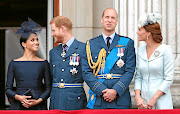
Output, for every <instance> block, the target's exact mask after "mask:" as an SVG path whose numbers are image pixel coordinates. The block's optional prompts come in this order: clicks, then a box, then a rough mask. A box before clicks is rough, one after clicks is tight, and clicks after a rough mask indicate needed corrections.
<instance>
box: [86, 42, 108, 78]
mask: <svg viewBox="0 0 180 114" xmlns="http://www.w3.org/2000/svg"><path fill="white" fill-rule="evenodd" d="M86 53H87V59H88V64H89V66H90V68H91V69H93V74H94V76H95V77H96V76H97V75H98V72H99V70H100V68H103V67H104V65H105V59H106V50H105V49H104V48H102V49H101V50H100V52H99V55H98V60H97V62H96V63H95V62H93V59H92V56H91V49H90V43H89V41H87V44H86ZM96 68H97V70H96Z"/></svg>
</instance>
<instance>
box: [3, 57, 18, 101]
mask: <svg viewBox="0 0 180 114" xmlns="http://www.w3.org/2000/svg"><path fill="white" fill-rule="evenodd" d="M13 83H14V61H13V60H11V62H10V63H9V67H8V72H7V81H6V89H5V91H6V95H7V96H8V97H10V98H14V96H15V95H16V93H15V92H14V91H13V90H12V89H13Z"/></svg>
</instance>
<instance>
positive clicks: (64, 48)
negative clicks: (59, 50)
mask: <svg viewBox="0 0 180 114" xmlns="http://www.w3.org/2000/svg"><path fill="white" fill-rule="evenodd" d="M67 48H68V46H67V45H66V44H64V45H63V51H64V52H65V53H66V50H67Z"/></svg>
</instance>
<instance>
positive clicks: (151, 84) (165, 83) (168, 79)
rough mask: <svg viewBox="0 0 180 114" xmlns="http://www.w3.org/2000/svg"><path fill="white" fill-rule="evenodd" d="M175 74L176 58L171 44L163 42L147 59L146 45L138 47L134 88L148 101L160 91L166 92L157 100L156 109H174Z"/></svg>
mask: <svg viewBox="0 0 180 114" xmlns="http://www.w3.org/2000/svg"><path fill="white" fill-rule="evenodd" d="M173 76H174V58H173V55H172V50H171V48H170V46H167V45H165V44H161V45H160V46H159V47H158V48H157V49H156V50H155V51H154V53H153V54H152V55H151V57H150V58H149V59H147V52H146V45H143V46H140V47H139V48H138V54H137V70H136V76H135V85H134V89H135V90H136V89H139V90H141V97H142V98H143V99H144V100H146V102H148V101H149V100H150V99H151V98H152V97H153V95H154V94H155V93H156V92H157V91H158V90H160V91H162V92H164V94H163V95H162V96H161V97H160V98H159V99H158V100H157V102H156V104H155V107H154V108H156V109H172V108H173V104H172V97H171V92H170V86H171V84H172V82H173Z"/></svg>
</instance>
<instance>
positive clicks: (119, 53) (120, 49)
mask: <svg viewBox="0 0 180 114" xmlns="http://www.w3.org/2000/svg"><path fill="white" fill-rule="evenodd" d="M117 56H118V57H122V56H124V49H123V48H118V53H117Z"/></svg>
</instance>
